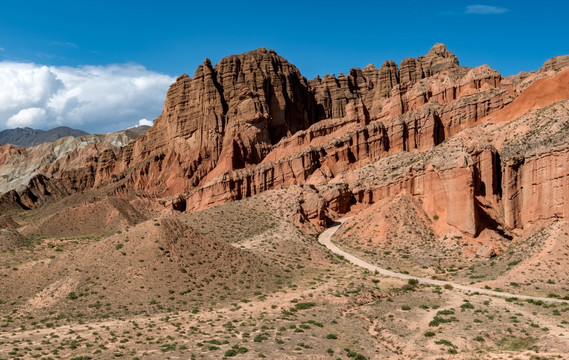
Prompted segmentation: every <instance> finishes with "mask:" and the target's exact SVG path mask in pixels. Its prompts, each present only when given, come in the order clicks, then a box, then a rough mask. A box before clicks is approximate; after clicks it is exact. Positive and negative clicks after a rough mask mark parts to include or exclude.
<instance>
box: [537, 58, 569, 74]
mask: <svg viewBox="0 0 569 360" xmlns="http://www.w3.org/2000/svg"><path fill="white" fill-rule="evenodd" d="M567 66H569V55H565V56H555V57H552V58H551V59H549V60H547V61H546V62H544V63H543V66H542V67H541V69H539V72H547V71H560V70H562V69H564V68H566V67H567Z"/></svg>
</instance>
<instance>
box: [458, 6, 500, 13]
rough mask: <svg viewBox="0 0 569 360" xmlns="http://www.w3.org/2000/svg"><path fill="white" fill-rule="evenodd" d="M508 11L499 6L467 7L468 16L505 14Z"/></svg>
mask: <svg viewBox="0 0 569 360" xmlns="http://www.w3.org/2000/svg"><path fill="white" fill-rule="evenodd" d="M506 11H508V9H506V8H501V7H497V6H488V5H468V6H467V7H466V11H465V13H466V14H478V15H495V14H503V13H505V12H506Z"/></svg>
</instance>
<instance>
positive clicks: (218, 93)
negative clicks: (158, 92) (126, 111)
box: [0, 44, 569, 256]
mask: <svg viewBox="0 0 569 360" xmlns="http://www.w3.org/2000/svg"><path fill="white" fill-rule="evenodd" d="M565 66H566V61H565V57H562V58H554V59H552V60H550V61H548V62H546V63H545V64H544V67H543V68H542V69H541V70H540V73H539V74H537V73H531V74H529V75H527V76H526V75H523V76H522V75H517V76H515V77H510V78H506V79H504V78H503V77H502V76H501V75H500V74H499V73H498V72H497V71H495V70H493V69H491V68H490V67H489V66H487V65H482V66H479V67H476V68H466V67H462V66H460V65H459V62H458V59H457V58H456V56H455V55H454V54H452V53H451V52H450V51H448V50H447V49H446V47H445V46H444V45H442V44H436V45H435V46H434V47H433V48H432V49H431V50H430V51H429V52H428V53H427V54H426V55H425V56H421V57H418V58H417V59H413V58H407V59H404V60H403V61H402V62H401V64H400V65H399V67H398V66H397V65H396V64H395V63H394V62H393V61H385V62H384V63H383V65H382V66H381V67H380V68H379V69H378V68H376V67H375V66H374V65H371V64H370V65H368V66H366V67H365V68H364V69H363V70H362V69H351V70H350V71H349V73H348V74H347V75H343V74H340V75H339V76H337V77H336V76H333V75H325V76H323V77H321V78H320V77H317V78H316V79H313V80H311V81H307V80H306V79H305V78H304V77H303V76H302V75H301V73H300V72H299V71H298V69H297V68H296V67H295V66H294V65H292V64H290V63H288V62H287V61H286V60H285V59H284V58H282V57H280V56H278V55H277V54H276V53H275V52H274V51H273V50H266V49H264V48H261V49H257V50H254V51H251V52H247V53H244V54H241V55H232V56H229V57H226V58H224V59H222V60H221V61H220V62H219V63H218V64H216V65H215V66H212V64H211V62H210V61H209V60H208V59H206V60H205V61H204V63H203V64H202V65H200V66H199V67H198V68H197V70H196V71H195V73H194V75H193V76H192V77H191V78H190V77H189V76H188V75H186V74H184V75H182V76H180V77H179V78H178V79H177V80H176V82H175V83H174V84H172V86H171V87H170V89H169V91H168V93H167V95H166V101H165V104H164V109H163V111H162V114H161V115H160V117H159V118H157V119H156V120H155V122H154V126H153V127H152V128H151V129H149V130H148V131H147V132H146V133H144V134H143V135H141V136H139V137H138V138H136V140H134V141H131V138H130V137H128V136H127V135H124V134H123V135H115V137H114V138H105V139H102V138H97V137H94V138H87V137H82V138H78V139H76V140H70V139H68V140H64V139H62V140H58V142H55V143H51V144H44V145H41V146H38V147H34V148H28V149H24V148H19V147H14V146H3V147H1V148H0V163H1V164H2V165H1V166H0V176H1V177H0V191H2V192H4V194H3V195H2V196H1V197H0V208H2V209H11V210H10V211H13V210H14V209H18V208H20V209H21V208H33V207H36V206H39V205H41V204H43V203H46V202H47V201H49V199H50V198H53V197H65V196H68V195H70V194H73V193H76V192H81V191H85V190H89V189H98V188H102V187H104V188H105V191H107V193H108V194H111V195H113V196H116V195H124V194H126V193H136V194H138V195H140V196H144V197H146V198H153V199H160V203H161V204H163V205H165V206H168V207H170V208H171V209H173V210H176V211H198V210H202V209H205V208H208V207H211V206H214V205H218V204H221V203H224V202H228V201H235V200H240V199H243V198H246V197H249V196H253V195H256V194H259V193H261V192H264V191H267V190H272V189H279V188H285V187H291V186H293V185H298V187H297V188H295V191H298V198H299V199H300V200H299V206H298V213H299V217H298V219H299V220H298V221H299V222H302V221H310V222H313V223H314V224H317V225H318V226H325V225H326V223H327V222H328V221H329V218H328V217H329V216H330V214H335V215H337V214H342V213H346V212H347V211H349V210H350V209H351V207H352V205H354V204H357V205H358V206H360V205H361V206H367V205H370V204H373V203H374V202H377V201H378V200H380V199H384V198H388V197H392V196H396V195H397V194H399V193H400V192H402V191H403V192H405V193H406V194H409V195H410V196H412V197H414V198H415V199H419V200H420V201H421V204H422V205H421V206H422V207H423V210H424V212H425V213H426V214H427V215H428V216H430V217H433V216H437V217H438V218H440V219H441V223H444V224H446V226H450V227H452V228H454V229H458V230H459V231H461V232H462V233H463V234H465V235H467V236H470V237H475V236H477V235H478V234H479V233H480V232H481V231H482V230H484V229H485V228H492V229H493V230H495V231H498V232H500V234H502V235H503V236H509V235H508V231H510V230H511V229H516V228H523V227H524V226H526V225H528V224H531V223H534V222H537V221H541V220H547V219H552V218H556V217H563V218H565V217H567V216H569V208H568V206H569V205H568V204H569V200H568V199H566V194H567V193H569V191H567V190H568V185H567V177H568V176H569V171H568V170H569V169H567V166H565V164H566V163H567V160H569V159H567V151H566V150H567V147H566V144H565V142H563V141H562V139H563V136H562V135H558V136H557V135H556V136H557V137H556V138H555V139H557V140H555V141H554V143H555V144H558V145H559V144H561V145H559V149H558V151H556V152H554V153H553V152H552V151H550V150H547V151H542V150H539V151H538V150H536V149H542V148H543V144H542V143H534V142H531V141H528V142H525V143H524V144H525V145H523V146H522V145H515V144H517V142H516V141H517V140H518V139H520V138H523V137H524V136H531V135H532V134H535V131H537V130H538V129H541V130H543V129H549V130H547V131H557V132H556V133H558V134H564V133H565V130H566V129H565V128H563V127H559V126H560V125H556V126H557V127H555V128H551V126H553V125H551V124H549V123H547V122H544V121H543V119H542V120H538V119H541V118H540V116H545V118H546V119H550V120H551V119H560V118H559V116H560V114H564V113H565V112H566V107H565V103H563V101H561V100H563V99H566V98H569V90H567V89H566V88H567V86H566V84H567V76H568V75H567V74H569V73H568V72H567V70H565V71H563V68H564V67H565ZM559 101H561V103H559ZM548 106H549V107H552V106H553V108H552V109H555V111H557V113H556V114H555V113H554V112H553V110H547V109H549V108H547V109H545V110H540V109H543V108H545V107H548ZM532 111H533V113H532ZM536 111H537V112H536ZM540 111H541V112H540ZM528 113H530V115H526V116H525V117H523V116H522V115H524V114H528ZM531 114H533V115H531ZM536 114H537V115H536ZM540 114H541V115H540ZM561 123H562V122H561ZM504 124H506V125H504ZM548 124H549V125H548ZM504 126H506V127H507V128H508V129H509V130H508V131H509V133H508V135H507V136H506V137H501V136H500V133H501V132H503V131H505V130H504V129H505V128H504ZM564 129H565V130H564ZM541 130H540V131H541ZM547 131H545V130H543V132H544V133H545V132H547ZM524 146H525V147H524ZM564 146H565V147H564ZM520 149H523V151H522V152H520V151H521V150H520ZM530 150H531V151H530ZM543 204H545V205H543ZM486 250H487V249H486ZM486 250H484V251H483V253H484V256H490V255H488V254H490V253H491V252H489V251H486ZM481 251H482V250H481Z"/></svg>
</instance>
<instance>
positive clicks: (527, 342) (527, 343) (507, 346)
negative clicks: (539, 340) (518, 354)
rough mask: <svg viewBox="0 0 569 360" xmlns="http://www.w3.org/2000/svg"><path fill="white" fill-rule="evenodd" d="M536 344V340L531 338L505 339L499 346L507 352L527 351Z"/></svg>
mask: <svg viewBox="0 0 569 360" xmlns="http://www.w3.org/2000/svg"><path fill="white" fill-rule="evenodd" d="M534 343H535V339H533V338H531V337H505V338H502V340H500V342H499V343H498V346H499V347H500V349H501V350H505V351H525V350H528V349H530V348H531V346H532V345H533V344H534Z"/></svg>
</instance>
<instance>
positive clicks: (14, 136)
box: [0, 126, 88, 147]
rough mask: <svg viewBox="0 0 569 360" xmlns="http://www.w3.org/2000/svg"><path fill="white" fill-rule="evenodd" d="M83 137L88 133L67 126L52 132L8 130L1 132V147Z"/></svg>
mask: <svg viewBox="0 0 569 360" xmlns="http://www.w3.org/2000/svg"><path fill="white" fill-rule="evenodd" d="M83 135H88V133H86V132H85V131H83V130H77V129H72V128H69V127H67V126H59V127H56V128H53V129H50V130H38V129H30V128H16V129H7V130H3V131H0V145H5V144H11V145H16V146H23V147H30V146H36V145H40V144H43V143H46V142H53V141H55V140H58V139H61V138H63V137H66V136H73V137H78V136H83Z"/></svg>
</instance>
